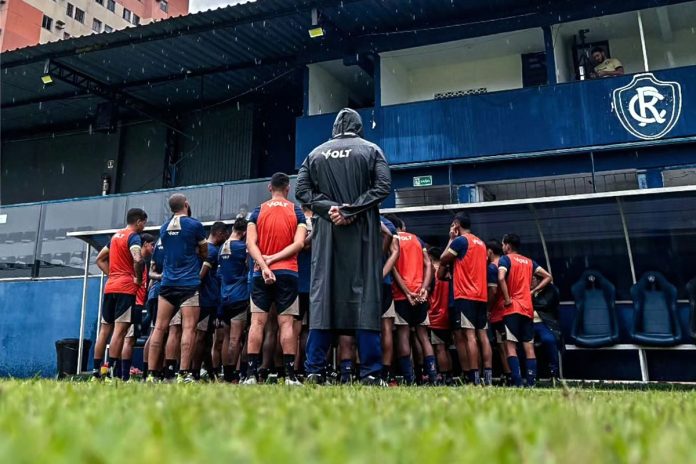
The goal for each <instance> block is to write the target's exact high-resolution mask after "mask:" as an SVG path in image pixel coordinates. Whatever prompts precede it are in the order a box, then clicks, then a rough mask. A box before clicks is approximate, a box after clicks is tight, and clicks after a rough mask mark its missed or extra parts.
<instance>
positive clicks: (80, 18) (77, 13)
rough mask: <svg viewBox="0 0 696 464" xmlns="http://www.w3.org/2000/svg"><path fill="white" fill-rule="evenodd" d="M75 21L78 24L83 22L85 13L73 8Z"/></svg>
mask: <svg viewBox="0 0 696 464" xmlns="http://www.w3.org/2000/svg"><path fill="white" fill-rule="evenodd" d="M75 21H77V22H79V23H84V22H85V12H84V11H82V10H81V9H79V8H75Z"/></svg>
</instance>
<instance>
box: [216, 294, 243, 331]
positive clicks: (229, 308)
mask: <svg viewBox="0 0 696 464" xmlns="http://www.w3.org/2000/svg"><path fill="white" fill-rule="evenodd" d="M248 309H249V301H248V300H245V301H237V302H235V303H230V304H223V305H222V308H221V309H220V321H221V322H222V323H223V324H225V325H228V326H229V325H230V323H231V322H232V321H233V320H243V321H246V312H247V310H248ZM242 315H244V316H245V317H244V318H242V319H240V317H241V316H242Z"/></svg>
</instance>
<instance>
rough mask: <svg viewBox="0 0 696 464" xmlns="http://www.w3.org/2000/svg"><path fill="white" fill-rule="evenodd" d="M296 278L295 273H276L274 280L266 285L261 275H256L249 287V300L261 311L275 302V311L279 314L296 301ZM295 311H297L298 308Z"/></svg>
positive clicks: (269, 308)
mask: <svg viewBox="0 0 696 464" xmlns="http://www.w3.org/2000/svg"><path fill="white" fill-rule="evenodd" d="M297 280H298V279H297V276H296V275H292V274H280V275H278V274H276V281H275V282H274V283H272V284H271V285H266V283H265V282H264V280H263V277H260V276H256V277H254V281H253V288H252V289H251V301H252V303H254V306H256V307H257V308H259V309H260V310H262V311H263V312H268V311H270V310H271V307H272V306H273V304H275V307H276V311H277V312H278V314H281V313H283V312H285V311H286V310H287V309H288V308H290V307H291V306H292V305H293V304H295V303H296V302H297V295H298V292H297ZM252 309H253V308H252ZM252 312H253V311H252ZM296 312H298V313H299V308H298V309H297V311H296Z"/></svg>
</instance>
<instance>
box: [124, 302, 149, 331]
mask: <svg viewBox="0 0 696 464" xmlns="http://www.w3.org/2000/svg"><path fill="white" fill-rule="evenodd" d="M144 309H145V306H140V305H135V306H133V311H132V312H131V326H130V328H129V329H128V333H127V334H126V337H133V338H140V335H141V334H142V333H143V329H142V327H143V310H144Z"/></svg>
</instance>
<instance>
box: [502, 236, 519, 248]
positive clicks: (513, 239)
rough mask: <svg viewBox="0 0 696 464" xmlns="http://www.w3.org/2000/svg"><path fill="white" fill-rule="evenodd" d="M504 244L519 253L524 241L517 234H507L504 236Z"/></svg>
mask: <svg viewBox="0 0 696 464" xmlns="http://www.w3.org/2000/svg"><path fill="white" fill-rule="evenodd" d="M503 243H504V244H505V245H507V246H509V247H510V248H512V249H513V250H515V251H517V250H519V249H520V245H522V240H520V236H519V235H517V234H505V235H504V236H503Z"/></svg>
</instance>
